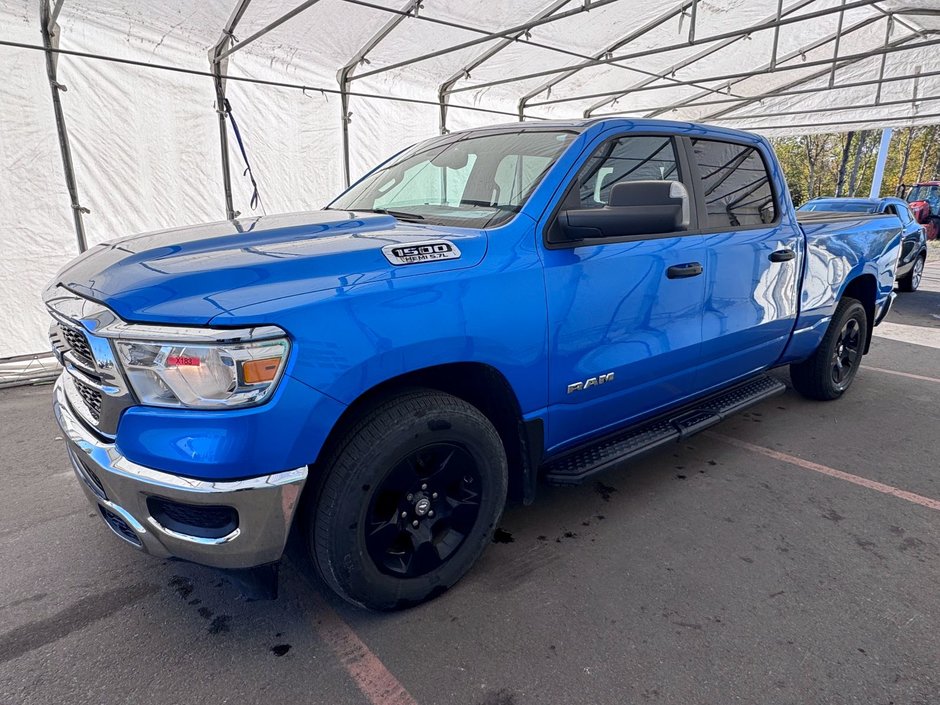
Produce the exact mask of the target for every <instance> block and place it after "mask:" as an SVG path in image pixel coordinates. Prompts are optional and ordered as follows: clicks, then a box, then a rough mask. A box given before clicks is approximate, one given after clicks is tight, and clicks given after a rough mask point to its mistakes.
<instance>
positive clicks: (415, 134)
mask: <svg viewBox="0 0 940 705" xmlns="http://www.w3.org/2000/svg"><path fill="white" fill-rule="evenodd" d="M52 2H53V4H54V0H52ZM236 2H237V0H204V1H202V2H198V3H196V2H191V1H189V0H163V1H161V2H158V3H153V2H144V1H143V0H64V3H63V6H62V10H61V14H60V15H59V17H58V23H59V26H60V33H59V41H60V45H59V46H60V48H61V49H63V50H65V51H77V52H85V53H89V54H95V55H100V56H104V57H112V58H116V59H119V60H128V61H136V62H142V63H144V64H147V66H138V65H131V64H128V63H120V62H116V61H107V60H103V59H101V58H87V57H80V56H75V55H70V54H61V55H59V59H58V81H59V82H60V83H61V84H64V86H65V87H66V88H67V89H68V90H67V92H62V93H60V97H61V100H62V103H63V109H64V114H65V119H66V123H67V129H68V134H69V139H70V143H71V148H72V156H73V161H74V171H75V177H76V181H77V185H78V192H79V200H80V203H81V205H82V206H83V207H85V208H87V209H89V211H90V213H88V214H86V215H85V216H84V223H85V227H86V233H87V240H88V244H89V245H94V244H96V243H99V242H102V241H104V240H108V239H111V238H114V237H118V236H122V235H126V234H130V233H134V232H139V231H143V230H153V229H159V228H167V227H173V226H178V225H185V224H188V223H194V222H204V221H209V220H219V219H221V218H224V217H225V204H224V199H223V193H224V189H223V183H222V171H221V164H220V161H221V158H220V152H219V132H218V122H217V115H216V112H215V90H214V84H213V80H212V78H211V77H210V76H208V75H192V74H188V73H185V72H179V71H169V70H165V69H163V68H158V67H161V66H162V67H167V66H170V67H176V68H180V69H184V70H188V71H192V72H200V73H202V74H206V73H207V72H208V70H209V59H208V51H209V50H210V49H211V48H212V47H213V46H214V45H215V44H216V43H217V42H218V41H219V38H220V36H221V32H222V28H223V27H224V26H225V23H226V21H227V20H228V19H229V16H230V15H231V14H232V11H233V9H234V7H235V5H236ZM305 4H306V5H308V7H306V9H304V10H303V11H302V12H300V13H298V14H297V15H296V16H294V17H292V18H291V19H290V20H289V21H287V22H285V23H283V24H281V25H280V26H278V27H277V28H276V29H273V30H272V31H270V32H269V33H267V34H264V35H263V36H261V37H260V38H258V39H256V40H254V41H251V42H250V43H248V44H246V45H245V46H244V48H241V49H239V50H238V51H236V52H235V53H234V54H233V55H232V56H231V57H230V58H229V63H228V67H227V73H228V75H229V76H231V77H234V78H246V79H251V81H242V80H229V81H227V85H226V91H227V96H228V99H229V101H230V102H231V105H232V108H233V111H234V116H235V118H236V120H237V121H238V124H239V127H240V129H241V131H242V135H243V138H244V142H245V146H246V149H247V151H248V156H249V159H250V161H251V165H252V167H253V170H254V175H255V178H256V180H257V182H258V185H259V188H260V193H261V199H262V200H261V206H260V207H259V208H258V209H257V211H256V212H258V213H260V212H267V213H273V212H283V211H296V210H305V209H312V208H319V207H321V206H322V205H324V204H325V203H326V202H327V201H328V200H330V199H331V198H332V197H333V196H334V195H336V194H337V193H338V192H339V191H340V190H342V187H343V184H344V166H343V147H342V144H343V137H342V134H343V128H342V125H343V122H342V109H341V99H340V96H339V95H338V94H337V92H336V91H337V89H338V83H337V81H338V78H337V72H338V71H339V70H340V69H341V68H342V67H344V66H346V65H347V64H349V63H350V62H351V61H352V60H353V59H354V58H355V57H357V56H359V55H360V54H361V52H362V51H363V49H368V51H367V53H366V55H365V60H363V61H361V62H357V63H356V64H354V65H353V66H352V68H351V69H350V71H349V84H348V88H349V91H350V92H351V93H352V95H351V97H350V98H349V111H350V113H351V119H350V121H349V124H348V128H349V169H350V173H351V176H352V178H353V179H354V180H355V179H356V178H357V177H358V176H359V175H361V174H362V173H363V172H364V171H365V170H366V169H368V168H369V167H370V166H372V165H374V164H375V163H376V162H378V161H380V160H382V159H384V158H386V157H388V156H389V155H391V154H393V153H394V152H396V151H398V150H400V149H402V148H403V147H406V146H407V145H409V144H412V143H414V142H416V141H418V140H421V139H423V138H426V137H429V136H432V135H435V134H438V133H439V132H440V129H441V110H440V107H439V96H440V93H441V91H444V92H446V93H447V98H446V100H447V102H448V104H449V105H450V108H449V109H448V110H447V112H446V127H447V129H449V130H457V129H463V128H465V127H472V126H477V125H483V124H488V123H495V122H507V121H511V120H513V119H515V116H516V115H517V114H518V113H519V112H520V109H521V110H522V111H523V112H524V114H525V117H526V119H545V118H571V117H581V116H585V115H587V116H593V117H600V116H605V115H614V114H616V115H627V116H652V117H662V118H669V119H676V120H700V121H709V122H714V123H718V124H725V125H728V126H732V127H739V128H742V129H757V130H759V131H763V132H765V133H768V134H783V133H793V132H801V131H804V132H805V131H836V130H839V129H866V128H876V127H882V126H890V127H901V126H906V125H911V124H929V123H936V122H940V39H938V36H940V0H906V1H905V0H884V1H883V2H859V1H858V0H783V1H782V2H781V1H780V0H670V2H647V1H641V0H567V1H565V0H554V1H553V0H513V2H503V1H502V0H461V1H460V2H456V1H454V0H424V2H423V4H422V5H421V7H420V8H418V9H417V10H416V3H415V2H406V0H395V1H392V0H319V1H316V0H314V1H313V2H310V1H309V0H308V2H307V3H305ZM299 5H300V0H289V2H275V1H274V0H252V1H251V2H250V3H249V5H248V7H247V10H246V11H245V13H244V15H243V17H242V19H241V21H240V23H239V24H238V25H237V27H236V30H235V32H234V36H235V38H236V40H240V41H242V42H244V41H245V40H246V39H248V38H249V37H251V36H252V35H253V34H255V33H256V32H258V31H259V30H261V29H263V28H264V27H266V26H267V25H269V24H270V23H271V22H273V21H274V20H276V19H278V18H279V17H281V16H283V15H284V14H285V13H287V12H288V11H290V10H291V9H292V8H294V7H297V6H299ZM39 7H40V5H39V0H0V42H7V43H10V42H12V43H15V44H21V45H29V46H30V47H41V45H42V39H41V35H40V20H39ZM839 10H843V11H842V12H839ZM415 14H417V16H415ZM559 18H560V19H559ZM800 18H803V19H800ZM778 21H779V22H781V24H780V26H779V28H777V29H774V28H772V27H771V26H770V24H772V23H776V22H778ZM527 24H528V25H533V26H532V28H531V31H530V32H529V33H528V34H523V33H522V30H521V29H518V28H521V27H523V26H524V25H527ZM762 26H763V27H764V28H760V27H762ZM514 28H515V31H513V32H512V33H509V34H505V32H506V30H510V29H514ZM748 30H750V31H748ZM500 32H503V33H504V35H503V36H493V34H496V33H500ZM836 37H838V40H837V39H836ZM837 44H838V46H837ZM236 46H237V42H236ZM836 54H838V56H839V57H840V59H839V61H838V63H837V64H836V70H835V71H834V72H833V71H832V66H833V56H834V55H836ZM416 59H417V61H415V60H416ZM0 68H2V77H0V81H2V85H0V205H2V208H3V212H4V216H5V217H4V226H3V227H2V228H0V254H2V256H0V310H2V311H3V322H4V328H5V330H4V335H3V336H0V358H2V357H6V356H12V355H19V354H25V353H32V352H37V351H42V350H45V349H46V348H47V341H46V339H45V330H46V327H47V319H46V316H45V314H44V312H43V310H42V307H41V304H40V300H39V296H40V293H41V289H42V287H43V286H44V285H45V283H46V282H47V281H48V280H49V279H50V278H51V277H52V276H53V275H54V273H55V272H56V270H57V269H58V268H59V267H60V266H61V265H63V264H64V263H65V262H66V261H68V260H69V259H70V258H71V257H73V256H74V255H76V254H77V253H78V250H77V245H76V236H75V231H74V227H73V222H72V212H71V208H70V202H69V197H68V194H67V192H66V188H65V181H64V178H63V167H62V159H61V156H60V153H59V147H58V143H57V138H56V126H55V121H54V117H53V110H52V101H51V98H50V87H49V84H48V81H47V77H46V73H45V64H44V55H43V52H42V51H38V50H35V49H32V48H27V47H23V46H3V45H2V44H0ZM257 81H262V82H273V83H279V84H287V85H281V86H274V85H270V84H269V83H260V82H257ZM302 86H309V87H312V88H309V89H306V90H302V89H301V87H302ZM879 86H880V87H879ZM317 87H319V88H325V89H328V91H332V92H321V91H318V90H316V88H317ZM357 94H358V95H357ZM361 94H370V95H373V96H379V97H370V98H366V97H362V95H361ZM380 97H386V98H397V99H404V100H385V99H381V98H380ZM405 100H407V101H411V102H404V101H405ZM229 154H230V160H231V172H232V189H233V194H234V198H233V201H234V208H235V210H237V211H241V212H243V213H250V212H251V210H250V208H249V200H250V196H251V187H250V184H249V182H248V179H247V177H244V176H243V175H242V170H243V169H244V164H243V161H242V157H241V154H240V152H239V150H238V146H237V144H236V143H235V140H234V138H233V136H232V134H231V131H229Z"/></svg>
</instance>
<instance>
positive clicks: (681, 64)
mask: <svg viewBox="0 0 940 705" xmlns="http://www.w3.org/2000/svg"><path fill="white" fill-rule="evenodd" d="M815 1H816V0H800V2H797V3H795V4H794V5H793V6H792V7H788V8H787V9H786V10H785V11H784V12H783V13H782V14H781V16H780V17H778V16H777V14H776V13H774V14H773V15H770V16H769V17H768V18H767V19H766V20H764V21H763V22H761V23H760V24H764V23H766V22H769V21H776V22H779V21H780V20H781V19H782V18H783V17H786V16H787V15H788V14H790V13H793V12H796V11H797V10H800V9H802V8H804V7H806V6H807V5H810V4H812V3H813V2H815ZM774 29H775V31H778V30H779V29H780V26H779V24H778V25H777V26H776V27H775V28H774ZM745 36H746V35H745ZM741 39H743V36H736V37H729V38H727V39H725V40H724V41H721V42H719V43H718V44H716V45H715V46H713V47H708V48H707V49H704V50H703V51H700V52H697V53H696V54H693V55H692V56H689V57H686V58H685V59H682V60H681V61H677V62H676V63H674V64H672V65H671V66H669V67H668V68H666V69H665V70H663V71H660V72H659V73H660V75H661V76H664V77H665V76H668V75H671V74H673V73H675V72H676V71H680V70H682V69H684V68H685V67H686V66H691V65H692V64H694V63H696V62H698V61H700V60H702V59H704V58H706V57H709V56H711V55H712V54H715V53H717V52H719V51H721V50H722V49H724V48H725V47H728V46H730V45H732V44H734V43H735V42H738V41H741ZM655 81H656V79H655V78H647V79H644V80H642V81H640V82H639V83H636V84H634V85H632V86H630V88H628V89H626V90H625V91H624V92H623V93H620V94H618V95H616V96H614V97H608V98H605V99H604V100H601V101H598V102H596V103H594V104H593V105H590V106H589V107H588V108H587V109H586V110H585V111H584V117H586V118H589V117H592V116H593V114H594V111H595V110H597V109H598V108H602V107H604V106H605V105H608V104H610V103H614V102H616V101H618V100H620V99H621V98H623V97H624V96H627V95H629V94H630V93H633V92H634V91H636V90H639V89H641V88H645V87H646V86H649V85H650V84H652V83H655ZM712 92H716V91H712Z"/></svg>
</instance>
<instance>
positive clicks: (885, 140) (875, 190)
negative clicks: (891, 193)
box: [868, 127, 893, 198]
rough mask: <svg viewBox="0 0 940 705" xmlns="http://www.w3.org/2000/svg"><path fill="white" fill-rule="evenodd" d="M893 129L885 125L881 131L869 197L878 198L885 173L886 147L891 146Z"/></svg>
mask: <svg viewBox="0 0 940 705" xmlns="http://www.w3.org/2000/svg"><path fill="white" fill-rule="evenodd" d="M892 132H893V130H892V129H891V128H890V127H886V128H885V129H883V130H882V131H881V146H880V147H878V161H876V162H875V173H874V174H872V176H871V192H870V193H869V194H868V197H869V198H878V197H879V196H880V195H881V180H882V179H883V178H884V175H885V163H886V162H887V161H888V147H890V146H891V133H892Z"/></svg>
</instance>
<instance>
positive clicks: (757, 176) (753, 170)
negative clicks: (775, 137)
mask: <svg viewBox="0 0 940 705" xmlns="http://www.w3.org/2000/svg"><path fill="white" fill-rule="evenodd" d="M692 150H693V152H694V154H695V165H696V168H697V169H698V173H699V176H700V177H701V180H702V189H703V191H704V198H705V213H706V224H705V227H706V228H728V227H731V228H736V227H739V226H742V225H745V226H746V225H765V224H768V223H772V222H774V220H776V218H777V209H776V206H775V204H774V196H773V189H772V188H771V184H770V175H769V174H768V173H767V166H766V165H765V164H764V160H763V158H762V157H761V155H760V152H759V151H758V149H757V147H754V146H751V145H743V144H734V143H731V142H718V141H715V140H703V139H694V138H693V140H692Z"/></svg>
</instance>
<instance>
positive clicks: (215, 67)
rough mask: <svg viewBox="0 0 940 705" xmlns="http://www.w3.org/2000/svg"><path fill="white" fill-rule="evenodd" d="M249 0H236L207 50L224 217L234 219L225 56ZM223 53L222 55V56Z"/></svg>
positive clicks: (235, 214)
mask: <svg viewBox="0 0 940 705" xmlns="http://www.w3.org/2000/svg"><path fill="white" fill-rule="evenodd" d="M250 2H251V0H238V3H237V4H236V5H235V9H234V10H233V11H232V14H231V16H229V18H228V22H226V23H225V28H224V29H223V30H222V36H221V37H219V41H218V42H216V44H215V46H214V47H212V48H211V49H210V50H209V69H210V70H211V72H212V81H213V83H214V84H215V112H216V114H217V115H218V120H219V147H220V149H221V152H222V186H223V189H224V192H225V217H226V219H228V220H234V219H235V218H236V217H238V213H236V212H235V207H234V205H233V203H232V170H231V162H230V158H229V152H228V126H227V125H226V124H225V118H226V112H225V73H226V71H227V70H228V59H227V58H225V57H227V56H228V55H229V54H230V53H231V52H230V51H227V50H228V49H230V48H231V47H232V45H233V43H234V41H235V37H234V32H235V28H236V27H237V26H238V23H239V22H240V21H241V18H242V15H244V14H245V10H247V9H248V5H249V3H250ZM223 54H224V56H223Z"/></svg>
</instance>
